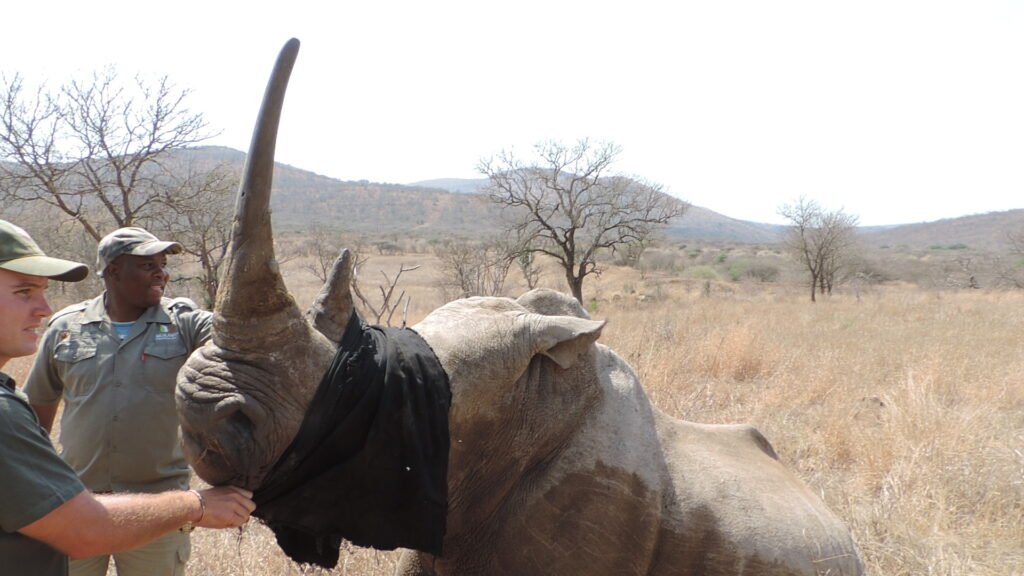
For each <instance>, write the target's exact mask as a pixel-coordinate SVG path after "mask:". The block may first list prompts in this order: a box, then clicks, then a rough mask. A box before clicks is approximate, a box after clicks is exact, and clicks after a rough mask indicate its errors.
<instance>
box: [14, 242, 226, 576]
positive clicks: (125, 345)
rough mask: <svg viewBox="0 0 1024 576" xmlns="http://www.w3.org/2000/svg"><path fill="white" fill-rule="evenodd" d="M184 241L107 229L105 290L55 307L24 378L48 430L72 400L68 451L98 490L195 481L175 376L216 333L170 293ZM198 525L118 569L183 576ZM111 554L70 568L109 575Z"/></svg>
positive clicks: (119, 557) (65, 441) (160, 487)
mask: <svg viewBox="0 0 1024 576" xmlns="http://www.w3.org/2000/svg"><path fill="white" fill-rule="evenodd" d="M181 251H182V247H181V244H178V243H177V242H167V241H163V240H160V239H158V238H157V237H156V236H154V235H152V234H150V233H149V232H147V231H146V230H143V229H142V228H121V229H119V230H115V231H114V232H112V233H110V234H108V235H107V236H106V237H104V238H103V239H102V240H100V244H99V249H98V252H99V254H98V261H97V265H96V267H97V270H98V271H99V274H100V275H101V276H102V277H103V282H104V285H105V287H106V291H105V292H104V293H103V294H100V295H99V296H97V297H96V298H93V299H92V300H87V301H85V302H81V303H79V304H75V305H72V306H69V307H67V308H65V309H63V310H61V311H60V312H58V313H57V314H55V315H54V316H53V318H52V319H51V320H50V323H49V326H48V327H47V329H46V333H45V335H44V336H43V339H42V342H41V343H40V346H39V353H38V355H37V356H36V361H35V364H34V365H33V366H32V370H31V372H30V373H29V375H28V379H27V382H26V383H25V394H26V395H27V396H28V398H29V400H30V401H31V402H32V406H33V408H35V410H36V412H37V413H38V414H39V420H40V422H41V423H42V425H43V426H44V427H45V428H46V429H47V430H50V429H51V427H52V425H53V420H54V417H55V415H56V412H57V406H58V404H59V402H60V401H61V400H62V399H63V401H64V412H63V415H62V417H61V430H60V442H61V445H62V446H63V452H62V453H61V455H62V456H63V457H64V460H65V461H67V463H68V464H70V465H71V468H72V469H74V471H75V472H76V473H78V475H79V477H81V479H82V482H84V483H85V485H86V486H87V487H88V488H89V489H90V490H92V491H93V492H97V493H101V494H102V493H107V492H148V493H155V492H162V491H165V490H170V489H175V488H177V489H187V488H188V484H189V475H190V473H189V468H188V465H187V464H186V462H185V459H184V457H183V455H182V452H181V445H180V433H179V430H178V417H177V413H176V410H175V403H174V387H175V380H176V376H177V373H178V369H179V368H181V366H182V364H184V362H185V360H186V359H187V358H188V356H189V354H191V353H192V351H193V350H195V349H196V348H198V347H199V346H201V345H202V344H203V343H205V342H206V341H207V340H208V339H209V337H210V328H211V324H212V314H211V313H209V312H205V311H201V310H197V309H196V306H195V304H193V303H192V301H191V300H188V299H186V298H176V299H170V298H165V297H164V289H165V287H166V286H167V281H168V278H169V275H168V273H167V255H168V254H178V253H180V252H181ZM190 549H191V548H190V541H189V534H188V532H185V531H181V532H174V533H171V534H168V535H166V536H164V537H162V538H160V539H158V540H156V541H154V542H152V543H150V544H148V545H146V546H144V547H142V548H137V549H134V550H130V551H127V552H122V553H120V554H115V555H114V563H115V565H116V566H117V573H118V574H119V576H163V575H166V576H176V575H179V574H182V573H183V572H184V565H185V562H186V561H187V560H188V557H189V554H190ZM109 561H110V559H109V557H108V556H99V557H95V558H87V559H84V560H78V561H73V562H71V571H70V573H71V574H72V576H104V575H105V574H106V573H107V565H108V564H109Z"/></svg>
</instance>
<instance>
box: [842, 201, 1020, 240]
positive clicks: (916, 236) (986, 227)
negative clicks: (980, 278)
mask: <svg viewBox="0 0 1024 576" xmlns="http://www.w3.org/2000/svg"><path fill="white" fill-rule="evenodd" d="M1021 231H1024V209H1018V210H1007V211H1004V212H989V213H987V214H974V215H971V216H961V217H959V218H946V219H943V220H936V221H934V222H921V223H917V224H903V225H900V226H886V227H876V228H870V227H865V228H863V229H861V231H860V237H861V240H862V242H863V243H864V244H865V245H867V246H870V247H874V248H884V247H898V246H906V247H910V248H933V249H941V248H945V249H949V248H964V247H969V248H974V249H980V250H1001V249H1003V248H1005V247H1006V246H1007V245H1008V242H1007V234H1008V233H1011V232H1015V233H1019V232H1021Z"/></svg>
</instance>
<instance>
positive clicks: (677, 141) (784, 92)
mask: <svg viewBox="0 0 1024 576" xmlns="http://www.w3.org/2000/svg"><path fill="white" fill-rule="evenodd" d="M10 4H11V3H7V4H5V6H4V8H3V9H2V12H0V18H2V19H3V21H4V25H3V30H2V32H0V55H2V57H0V72H4V73H7V74H10V73H12V72H20V73H22V74H24V75H26V77H27V78H28V79H29V80H32V81H46V82H48V83H50V84H53V85H59V84H60V83H62V82H63V81H65V80H67V79H69V78H70V77H71V76H72V75H73V74H79V75H85V74H89V73H91V72H92V71H94V70H98V69H101V68H102V67H103V66H105V65H114V66H116V68H117V70H118V72H119V74H120V75H121V76H122V77H124V78H125V79H130V78H131V76H132V75H134V74H135V73H139V72H141V73H143V74H147V75H162V74H166V75H168V76H170V78H171V79H172V80H173V81H174V82H175V83H176V84H177V85H178V86H179V87H181V88H189V89H191V90H192V91H193V94H192V96H191V98H190V100H189V103H190V109H191V110H193V111H196V112H202V113H203V114H204V116H205V117H206V119H207V120H208V122H209V123H210V125H211V126H212V127H213V128H215V129H217V130H220V131H221V135H220V136H218V137H217V138H216V139H214V140H213V141H211V143H212V144H220V145H225V146H230V147H232V148H236V149H239V150H245V149H247V147H248V143H249V137H250V135H251V131H252V126H253V121H254V119H255V116H256V112H257V110H258V108H259V103H260V99H261V98H262V94H263V88H264V86H265V84H266V81H267V77H268V75H269V72H270V69H271V67H272V64H273V61H274V58H275V57H276V54H277V52H278V50H279V49H280V47H281V46H282V45H283V44H284V42H285V41H286V40H287V39H288V38H290V37H293V36H294V37H297V38H299V40H301V41H302V48H301V50H300V52H299V59H298V62H297V64H296V67H295V71H294V73H293V75H292V80H291V84H290V85H289V89H288V96H287V99H286V101H285V110H284V115H283V119H282V126H281V132H280V135H279V139H278V148H277V159H278V161H280V162H284V163H287V164H291V165H293V166H296V167H299V168H303V169H306V170H312V171H314V172H317V173H320V174H324V175H327V176H331V177H335V178H340V179H344V180H360V179H367V180H371V181H379V182H394V183H409V182H414V181H417V180H426V179H432V178H443V177H457V178H479V177H480V175H479V174H478V173H477V172H476V170H475V167H476V163H477V161H478V160H479V159H480V158H481V157H483V156H489V155H492V154H494V153H497V152H499V151H500V150H502V149H513V150H515V151H516V152H517V153H519V154H521V155H522V154H527V153H529V152H530V151H531V150H530V149H531V146H532V145H533V144H534V143H536V142H538V141H541V140H545V139H558V140H563V141H566V142H571V141H574V140H576V139H577V138H580V137H589V138H591V139H594V140H611V141H614V142H616V143H617V144H619V145H620V146H621V147H622V148H623V153H622V155H621V156H620V161H619V162H618V164H617V166H618V168H619V170H621V171H622V172H625V173H630V174H636V175H639V176H643V177H645V178H647V179H649V180H652V181H654V182H659V183H661V184H663V185H664V186H665V187H666V189H667V190H668V191H669V192H670V193H672V194H675V195H677V196H679V197H682V198H684V199H686V200H688V201H690V202H692V203H694V204H696V205H698V206H704V207H707V208H710V209H712V210H715V211H717V212H720V213H722V214H725V215H727V216H731V217H734V218H741V219H746V220H754V221H760V222H779V221H780V218H779V217H778V216H777V210H778V207H779V206H780V205H782V204H783V203H786V202H791V201H793V200H794V199H796V198H797V197H799V196H800V195H802V194H803V195H806V196H808V197H810V198H813V199H816V200H817V201H818V202H819V203H821V204H823V205H824V206H826V207H828V208H843V209H845V210H847V211H848V212H851V213H854V214H858V215H859V216H860V218H861V223H862V224H868V225H874V224H892V223H904V222H917V221H926V220H935V219H939V218H946V217H955V216H960V215H965V214H973V213H981V212H988V211H994V210H1007V209H1011V208H1022V207H1024V2H1022V1H1021V0H1004V1H985V0H972V1H970V2H967V1H958V2H943V1H935V0H925V1H917V2H911V1H900V0H883V1H873V0H858V1H855V2H851V1H846V2H832V1H825V0H815V1H807V2H793V1H764V0H752V1H722V0H701V1H695V2H694V1H685V2H683V1H676V2H669V1H662V2H649V1H646V0H630V1H629V2H621V1H620V2H601V1H590V2H584V1H580V2H576V1H563V0H544V1H535V0H526V1H524V0H517V1H505V2H501V3H497V2H488V1H486V0H475V1H464V2H463V1H459V2H454V1H449V0H434V1H430V2H424V1H418V2H417V1H366V0H359V1H358V2H355V1H342V2H328V1H322V2H310V1H306V0H289V1H287V2H279V3H276V4H273V6H276V7H277V9H276V12H275V11H272V10H271V9H270V8H255V7H253V6H257V5H262V4H264V3H262V2H245V3H242V2H225V1H218V0H206V1H204V2H196V1H193V0H178V1H176V2H170V3H167V2H140V1H138V0H133V1H130V2H122V1H105V2H81V1H65V0H59V1H54V0H50V1H48V2H18V3H17V4H16V5H13V6H12V5H10ZM269 5H270V4H268V6H269Z"/></svg>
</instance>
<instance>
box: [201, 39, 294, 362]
mask: <svg viewBox="0 0 1024 576" xmlns="http://www.w3.org/2000/svg"><path fill="white" fill-rule="evenodd" d="M298 52H299V41H298V40H297V39H295V38H292V39H291V40H289V41H288V42H287V43H286V44H285V45H284V48H282V49H281V53H280V54H279V55H278V57H277V62H276V63H275V65H274V71H273V73H272V74H271V77H270V81H269V82H268V84H267V89H266V92H265V93H264V95H263V104H262V106H261V107H260V113H259V118H258V119H257V120H256V127H255V129H254V130H253V134H252V141H251V143H250V144H249V154H248V156H247V157H246V161H245V168H244V169H243V175H242V182H241V184H240V185H239V189H238V199H237V202H236V204H235V217H234V221H233V225H232V230H231V246H230V248H229V252H228V254H227V257H226V259H225V263H226V266H225V272H224V277H223V279H222V280H221V282H220V285H219V287H218V289H217V302H216V311H217V315H216V316H215V318H214V326H213V331H214V333H213V341H214V343H215V344H216V345H217V346H219V347H221V348H225V349H230V350H250V351H260V350H264V349H267V348H268V347H272V346H274V345H276V344H278V343H280V342H282V341H288V340H292V339H294V338H296V337H298V336H299V335H300V334H302V333H308V324H306V321H305V320H304V318H303V317H302V313H301V312H300V311H299V308H298V306H297V305H296V304H295V300H294V299H293V298H292V296H291V294H289V293H288V289H287V287H286V286H285V284H284V278H283V277H282V276H281V271H280V269H279V267H278V263H277V260H276V259H275V257H274V235H273V230H272V229H271V221H270V191H271V183H272V180H273V175H274V149H275V146H276V143H277V129H278V124H279V123H280V119H281V108H282V106H283V104H284V95H285V90H286V88H287V87H288V78H289V76H290V75H291V71H292V67H293V66H294V64H295V58H296V56H298Z"/></svg>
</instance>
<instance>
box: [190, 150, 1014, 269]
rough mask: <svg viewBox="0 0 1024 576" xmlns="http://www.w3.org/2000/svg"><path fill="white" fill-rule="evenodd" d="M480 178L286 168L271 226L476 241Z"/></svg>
mask: <svg viewBox="0 0 1024 576" xmlns="http://www.w3.org/2000/svg"><path fill="white" fill-rule="evenodd" d="M188 153H189V155H190V159H191V160H192V161H193V162H194V161H199V162H204V163H205V162H218V163H227V164H229V165H233V166H237V169H238V170H239V172H241V168H242V165H243V163H244V162H245V154H244V153H243V152H239V151H238V150H233V149H230V148H223V147H202V148H195V149H192V150H189V151H188ZM486 182H487V181H486V180H484V179H459V178H443V179H436V180H425V181H421V182H416V183H413V184H409V185H401V184H383V183H376V182H368V181H366V180H359V181H342V180H336V179H334V178H329V177H327V176H322V175H319V174H315V173H313V172H310V171H308V170H303V169H301V168H297V167H294V166H289V165H287V164H280V163H279V164H277V168H276V169H275V171H274V188H275V192H274V196H273V198H272V204H271V208H272V209H273V210H274V221H275V225H276V226H278V227H280V228H283V229H295V230H298V229H304V228H306V227H308V226H309V225H310V224H320V225H325V226H329V227H339V228H345V229H348V230H352V231H355V232H364V233H384V234H396V233H401V234H411V235H416V236H423V237H440V236H448V235H452V234H454V235H461V236H470V237H471V236H480V235H485V234H487V233H489V232H491V231H493V230H494V229H495V227H496V226H498V225H499V224H498V222H499V220H498V217H499V214H498V210H497V209H496V208H495V207H494V206H492V205H491V204H489V203H488V202H487V201H486V200H485V199H484V198H483V197H482V196H481V195H480V193H479V191H480V189H481V188H482V187H483V186H484V185H486ZM784 230H785V227H784V226H779V225H774V224H764V223H759V222H749V221H745V220H737V219H735V218H730V217H728V216H725V215H723V214H719V213H717V212H714V211H712V210H708V209H707V208H703V207H700V206H691V208H690V209H689V210H688V211H687V212H686V214H685V215H683V216H682V217H681V218H679V219H677V220H675V221H673V222H672V223H671V224H670V225H669V226H668V228H667V229H666V231H665V234H666V236H668V237H669V238H673V239H691V240H700V241H714V242H735V243H744V244H771V243H774V242H778V241H779V239H780V238H781V234H782V232H783V231H784ZM1021 230H1024V209H1021V210H1009V211H1006V212H995V213H989V214H978V215H971V216H963V217H960V218H951V219H945V220H938V221H935V222H923V223H914V224H903V225H898V226H885V227H862V228H860V229H859V235H860V237H861V239H862V242H863V244H864V245H865V246H866V247H869V248H883V247H900V246H905V247H908V248H936V247H950V246H955V247H960V246H968V247H970V248H978V249H986V250H991V249H1001V248H1002V247H1005V246H1006V235H1007V233H1009V232H1019V231H1021Z"/></svg>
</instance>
